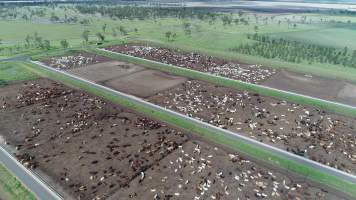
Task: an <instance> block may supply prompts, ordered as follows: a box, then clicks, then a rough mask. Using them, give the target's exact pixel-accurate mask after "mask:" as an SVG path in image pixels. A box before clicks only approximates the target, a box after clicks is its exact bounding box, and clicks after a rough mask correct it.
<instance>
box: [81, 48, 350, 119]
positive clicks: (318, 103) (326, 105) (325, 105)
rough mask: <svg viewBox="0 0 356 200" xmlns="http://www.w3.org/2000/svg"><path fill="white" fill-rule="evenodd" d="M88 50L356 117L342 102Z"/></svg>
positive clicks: (140, 59) (96, 51)
mask: <svg viewBox="0 0 356 200" xmlns="http://www.w3.org/2000/svg"><path fill="white" fill-rule="evenodd" d="M88 51H90V52H92V53H96V54H98V55H102V56H107V57H110V58H113V59H118V60H121V61H126V62H131V63H135V64H138V65H142V66H145V67H148V68H153V69H157V70H161V71H165V72H169V73H172V74H176V75H179V76H185V77H189V78H192V79H198V80H202V81H207V82H211V83H214V84H218V85H222V86H225V87H230V88H233V89H237V90H247V91H250V92H256V93H259V94H261V95H265V96H270V97H274V98H277V99H280V100H286V101H290V102H294V103H298V104H302V105H309V106H312V107H316V108H319V109H322V110H327V111H330V112H334V113H338V114H342V115H346V116H350V117H356V109H352V108H350V107H349V106H345V105H342V104H336V103H331V102H325V101H322V100H318V99H314V98H309V97H306V96H301V95H297V94H291V93H288V92H284V91H280V90H274V89H269V88H265V87H262V86H259V85H255V84H249V83H245V82H242V81H238V80H232V79H227V78H224V77H220V76H214V75H210V74H207V73H202V72H199V71H194V70H190V69H185V68H180V67H175V66H172V65H167V64H164V63H158V62H155V61H150V60H146V59H142V58H136V57H132V56H127V55H125V54H117V53H110V52H105V51H101V50H98V49H90V50H88Z"/></svg>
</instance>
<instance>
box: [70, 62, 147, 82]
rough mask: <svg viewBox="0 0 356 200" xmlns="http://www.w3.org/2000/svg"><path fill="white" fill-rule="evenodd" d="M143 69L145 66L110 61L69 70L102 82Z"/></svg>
mask: <svg viewBox="0 0 356 200" xmlns="http://www.w3.org/2000/svg"><path fill="white" fill-rule="evenodd" d="M143 69H144V68H143V67H140V66H137V65H134V64H130V63H125V62H119V61H108V62H100V63H97V64H92V65H87V66H86V67H80V68H74V69H72V70H69V72H70V73H71V74H74V75H77V76H80V77H82V78H85V79H88V80H91V81H94V82H102V81H107V80H109V79H115V78H117V77H121V76H125V75H129V74H131V73H135V72H138V71H141V70H143Z"/></svg>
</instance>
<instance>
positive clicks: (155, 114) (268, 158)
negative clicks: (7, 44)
mask: <svg viewBox="0 0 356 200" xmlns="http://www.w3.org/2000/svg"><path fill="white" fill-rule="evenodd" d="M27 66H28V68H29V69H30V70H33V71H34V72H36V73H38V74H39V75H41V76H44V77H48V78H50V79H53V80H56V81H59V82H62V83H64V84H66V85H69V86H71V87H74V88H77V89H81V90H85V91H87V92H89V93H92V94H95V95H97V96H99V97H102V98H104V99H106V100H109V101H111V102H114V103H117V104H119V105H121V106H124V107H127V108H130V109H132V110H135V111H137V112H139V113H142V114H145V115H147V116H149V117H152V118H155V119H158V120H160V121H163V122H165V123H168V124H171V125H174V126H178V127H181V128H182V129H185V130H187V131H190V132H192V133H194V134H198V135H199V136H201V137H203V138H206V139H208V140H210V141H212V142H215V143H219V144H222V145H224V146H227V147H229V148H231V149H234V150H236V151H239V152H242V153H245V154H247V155H249V156H251V157H253V158H256V159H258V160H260V161H262V162H265V163H268V164H271V165H273V166H275V167H278V168H282V169H286V170H289V171H291V172H293V173H297V174H299V175H302V176H305V177H306V178H308V179H310V180H313V181H316V182H318V183H320V184H323V185H327V186H329V187H332V188H334V189H337V190H339V191H341V192H344V193H346V194H348V195H351V196H353V197H355V198H356V183H352V182H349V181H346V180H344V179H342V178H340V177H337V176H334V175H331V174H328V173H326V172H323V171H320V170H318V169H315V168H313V167H310V166H307V165H303V164H301V163H299V162H296V161H294V160H291V159H289V158H288V157H286V156H285V155H280V154H277V153H275V152H272V151H270V150H268V149H265V148H262V147H259V146H256V145H254V144H251V143H250V142H248V141H245V140H242V139H239V138H237V137H234V136H232V135H227V134H225V133H224V132H222V131H218V130H213V129H211V128H209V127H206V126H203V125H201V124H197V123H196V122H195V121H193V120H190V119H186V118H182V117H178V116H176V115H174V114H172V113H170V112H167V111H166V110H163V109H162V110H161V109H156V108H153V107H151V106H149V105H147V104H144V103H142V102H139V101H136V100H133V99H129V98H126V97H124V96H121V95H118V94H116V93H113V92H111V91H108V90H104V89H102V88H100V87H98V86H95V85H91V84H88V83H86V82H84V81H80V80H77V79H75V78H72V77H69V76H67V75H65V74H62V73H59V72H55V71H52V70H49V69H45V68H43V67H40V66H37V65H35V64H28V65H27Z"/></svg>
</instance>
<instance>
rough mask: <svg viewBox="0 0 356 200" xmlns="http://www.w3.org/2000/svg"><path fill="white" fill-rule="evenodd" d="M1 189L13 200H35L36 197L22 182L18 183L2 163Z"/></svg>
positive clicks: (0, 173) (0, 165)
mask: <svg viewBox="0 0 356 200" xmlns="http://www.w3.org/2000/svg"><path fill="white" fill-rule="evenodd" d="M0 187H1V189H2V191H4V192H5V193H6V194H5V195H6V197H9V198H10V199H11V200H35V199H36V197H35V196H34V195H33V194H32V193H31V192H29V191H28V190H27V189H26V188H25V187H24V186H23V185H22V184H21V182H20V181H18V180H17V179H16V178H15V177H14V176H13V175H12V174H10V172H9V171H7V170H6V168H5V167H4V166H3V165H2V164H1V163H0Z"/></svg>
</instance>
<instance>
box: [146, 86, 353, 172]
mask: <svg viewBox="0 0 356 200" xmlns="http://www.w3.org/2000/svg"><path fill="white" fill-rule="evenodd" d="M148 100H149V101H150V102H152V103H154V104H158V105H160V106H163V107H166V108H169V109H172V110H175V111H178V112H180V113H183V114H186V115H188V116H191V117H194V118H197V119H200V120H202V121H205V122H207V123H210V124H213V125H215V126H218V127H220V128H224V129H229V130H231V131H233V132H238V133H240V134H243V135H246V136H248V137H251V138H253V139H256V140H258V141H260V142H263V143H267V144H270V145H272V146H276V147H279V148H282V149H285V150H287V151H290V152H292V153H295V154H297V155H300V156H304V157H306V158H309V159H312V160H314V161H317V162H320V163H322V164H326V165H329V166H331V167H334V168H337V169H340V170H343V171H346V172H349V173H353V174H356V147H355V145H356V119H352V118H347V117H343V116H339V115H335V114H330V113H326V112H323V111H320V110H317V109H313V108H309V107H306V106H302V105H296V104H292V103H287V102H284V101H279V100H276V99H273V98H269V97H265V96H260V95H258V94H255V93H248V92H246V91H238V90H232V89H229V88H225V87H219V86H215V85H213V84H210V83H207V82H201V81H188V82H185V83H183V84H181V85H180V86H179V87H175V88H172V89H170V90H166V91H164V92H160V93H159V94H158V95H156V96H152V97H150V98H149V99H148Z"/></svg>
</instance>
